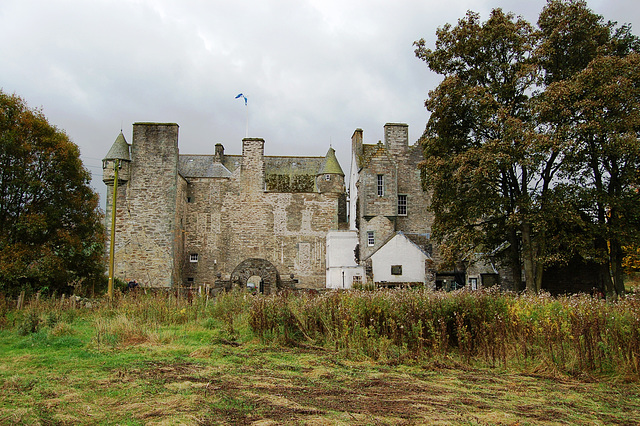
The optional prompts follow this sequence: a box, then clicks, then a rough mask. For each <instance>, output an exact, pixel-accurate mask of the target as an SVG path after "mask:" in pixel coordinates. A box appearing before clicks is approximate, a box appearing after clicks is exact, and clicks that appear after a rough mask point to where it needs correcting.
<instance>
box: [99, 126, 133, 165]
mask: <svg viewBox="0 0 640 426" xmlns="http://www.w3.org/2000/svg"><path fill="white" fill-rule="evenodd" d="M104 159H105V160H126V161H131V157H130V156H129V144H128V143H127V141H126V140H125V138H124V135H123V134H122V131H121V132H120V134H119V135H118V137H117V138H116V140H115V142H114V143H113V145H111V149H110V150H109V152H108V153H107V155H106V156H105V157H104Z"/></svg>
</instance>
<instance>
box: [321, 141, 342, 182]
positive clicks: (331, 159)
mask: <svg viewBox="0 0 640 426" xmlns="http://www.w3.org/2000/svg"><path fill="white" fill-rule="evenodd" d="M318 174H319V175H324V174H337V175H341V176H344V172H343V171H342V167H340V163H338V159H337V158H336V150H335V149H333V148H329V151H327V155H326V156H325V157H324V161H323V162H322V166H321V167H320V170H319V171H318Z"/></svg>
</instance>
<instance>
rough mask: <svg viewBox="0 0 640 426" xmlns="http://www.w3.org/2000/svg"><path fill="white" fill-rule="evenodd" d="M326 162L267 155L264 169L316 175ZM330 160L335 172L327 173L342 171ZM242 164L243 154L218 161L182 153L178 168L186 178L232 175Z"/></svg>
mask: <svg viewBox="0 0 640 426" xmlns="http://www.w3.org/2000/svg"><path fill="white" fill-rule="evenodd" d="M334 158H335V154H334ZM326 162H327V161H326V157H286V156H279V157H277V156H265V157H264V169H265V175H288V176H293V175H310V176H314V177H315V176H316V175H318V174H320V173H321V171H322V170H323V167H324V166H325V163H326ZM328 162H329V166H328V167H329V168H330V169H331V170H334V172H326V173H335V170H336V169H337V170H339V171H340V172H342V169H341V168H340V164H338V160H337V159H336V160H335V164H332V161H331V160H329V161H328ZM241 164H242V156H241V155H225V156H224V157H223V161H222V163H220V162H218V161H216V156H215V155H193V154H180V158H179V160H178V170H179V171H180V174H181V175H182V176H184V177H186V178H190V177H191V178H219V177H230V176H231V174H232V173H233V171H234V170H235V169H237V168H238V167H240V165H241ZM336 165H337V167H336ZM322 173H325V172H322ZM343 175H344V174H343Z"/></svg>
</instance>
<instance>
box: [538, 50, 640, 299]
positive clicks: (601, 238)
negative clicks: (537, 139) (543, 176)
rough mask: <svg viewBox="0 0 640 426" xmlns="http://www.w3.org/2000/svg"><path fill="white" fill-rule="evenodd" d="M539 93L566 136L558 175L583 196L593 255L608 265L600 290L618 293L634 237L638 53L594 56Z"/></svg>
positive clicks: (638, 222) (639, 157)
mask: <svg viewBox="0 0 640 426" xmlns="http://www.w3.org/2000/svg"><path fill="white" fill-rule="evenodd" d="M545 97H546V99H545V106H546V108H547V109H548V110H549V111H551V114H550V115H551V116H552V117H557V121H556V124H557V127H556V132H557V133H559V134H561V135H563V136H562V138H563V139H566V140H567V141H569V142H570V143H569V144H568V145H567V155H566V170H567V173H566V176H565V181H566V182H567V184H568V185H570V187H571V190H572V191H573V192H574V193H575V194H576V195H577V197H578V198H579V199H581V200H582V201H583V204H584V206H583V207H582V211H583V212H584V213H585V215H584V217H585V222H586V223H587V224H588V225H589V226H590V227H591V233H590V235H591V236H592V237H593V240H594V241H595V248H596V249H597V252H596V253H594V257H596V258H599V260H600V262H601V263H602V265H604V267H605V268H606V269H607V270H608V269H610V270H611V271H610V272H611V273H610V274H609V273H606V274H603V276H604V277H605V290H606V292H607V294H608V295H609V296H616V295H622V294H624V279H623V278H624V277H623V267H622V265H623V261H624V258H625V251H626V249H625V247H633V246H637V245H638V242H639V241H640V235H639V234H640V213H638V211H637V207H638V205H639V203H640V194H638V187H639V185H640V172H639V170H640V55H638V54H637V53H631V54H629V55H627V56H625V57H618V56H603V57H598V58H596V59H594V60H593V61H591V62H590V64H589V65H588V66H587V68H585V69H584V70H582V71H581V72H579V73H577V74H576V75H574V76H573V77H572V78H570V79H567V80H563V81H561V82H558V83H554V84H552V85H551V86H550V87H549V88H548V89H547V93H546V96H545Z"/></svg>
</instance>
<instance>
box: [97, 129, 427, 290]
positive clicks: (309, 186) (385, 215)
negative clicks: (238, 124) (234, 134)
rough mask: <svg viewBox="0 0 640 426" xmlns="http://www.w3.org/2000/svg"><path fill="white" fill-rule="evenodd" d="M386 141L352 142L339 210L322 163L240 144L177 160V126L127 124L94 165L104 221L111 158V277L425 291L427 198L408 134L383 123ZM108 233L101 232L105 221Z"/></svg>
mask: <svg viewBox="0 0 640 426" xmlns="http://www.w3.org/2000/svg"><path fill="white" fill-rule="evenodd" d="M384 134H385V141H384V143H383V142H382V141H381V142H378V143H377V144H374V145H369V144H364V143H363V132H362V130H361V129H357V130H356V131H355V132H354V134H353V137H352V159H351V172H350V183H349V191H348V193H349V195H350V197H349V210H350V215H349V217H348V215H347V190H346V188H345V175H344V172H343V171H342V168H341V166H340V164H339V162H338V160H337V158H336V156H335V152H334V150H333V149H332V148H329V150H328V152H327V153H326V155H324V156H317V157H286V156H285V157H283V156H266V155H265V154H264V151H265V141H264V140H263V139H258V138H245V139H243V141H242V154H241V155H228V154H226V153H225V151H224V147H223V146H222V145H221V144H217V145H215V151H214V153H213V154H212V155H188V154H180V153H179V150H178V125H177V124H173V123H135V124H134V125H133V140H132V143H131V144H130V145H129V144H128V143H127V142H126V140H125V137H124V135H123V134H122V133H120V135H118V137H117V138H116V141H115V142H114V144H113V146H112V147H111V149H110V150H109V152H108V154H107V156H106V157H105V159H104V160H103V176H104V177H103V180H104V182H105V184H106V185H107V208H106V216H107V218H110V217H111V210H112V208H113V206H112V196H113V189H114V183H115V176H114V164H116V163H115V161H116V160H117V161H118V164H119V169H118V182H117V184H118V191H117V200H116V215H115V216H116V220H115V231H116V239H115V251H114V253H115V256H114V258H115V271H114V275H115V277H117V278H119V279H122V280H128V279H136V280H138V281H140V282H141V283H142V284H143V285H147V286H151V287H171V286H182V285H188V286H209V287H214V286H216V285H219V284H220V283H231V284H233V285H240V286H247V285H249V286H252V287H255V288H256V290H259V291H262V292H265V293H270V292H273V291H274V290H275V289H277V288H280V287H285V286H289V285H295V286H296V287H298V288H324V287H325V286H326V287H347V288H348V287H351V286H352V285H353V283H355V282H362V281H364V280H366V279H369V280H373V281H376V282H380V283H394V282H397V283H400V282H405V283H406V282H414V283H415V282H422V283H431V284H435V281H436V279H437V276H436V275H437V274H436V269H437V266H436V262H435V261H434V258H435V257H436V256H435V255H434V250H433V247H432V245H431V243H430V225H431V223H432V216H431V213H429V212H428V209H427V207H428V204H429V193H428V192H426V191H423V189H422V184H421V178H420V171H419V168H418V163H419V162H420V161H421V160H422V152H421V149H420V147H419V146H418V145H417V144H416V145H412V146H410V145H409V143H408V126H407V125H406V124H394V123H389V124H386V125H385V128H384ZM107 227H108V228H110V221H108V224H107Z"/></svg>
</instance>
